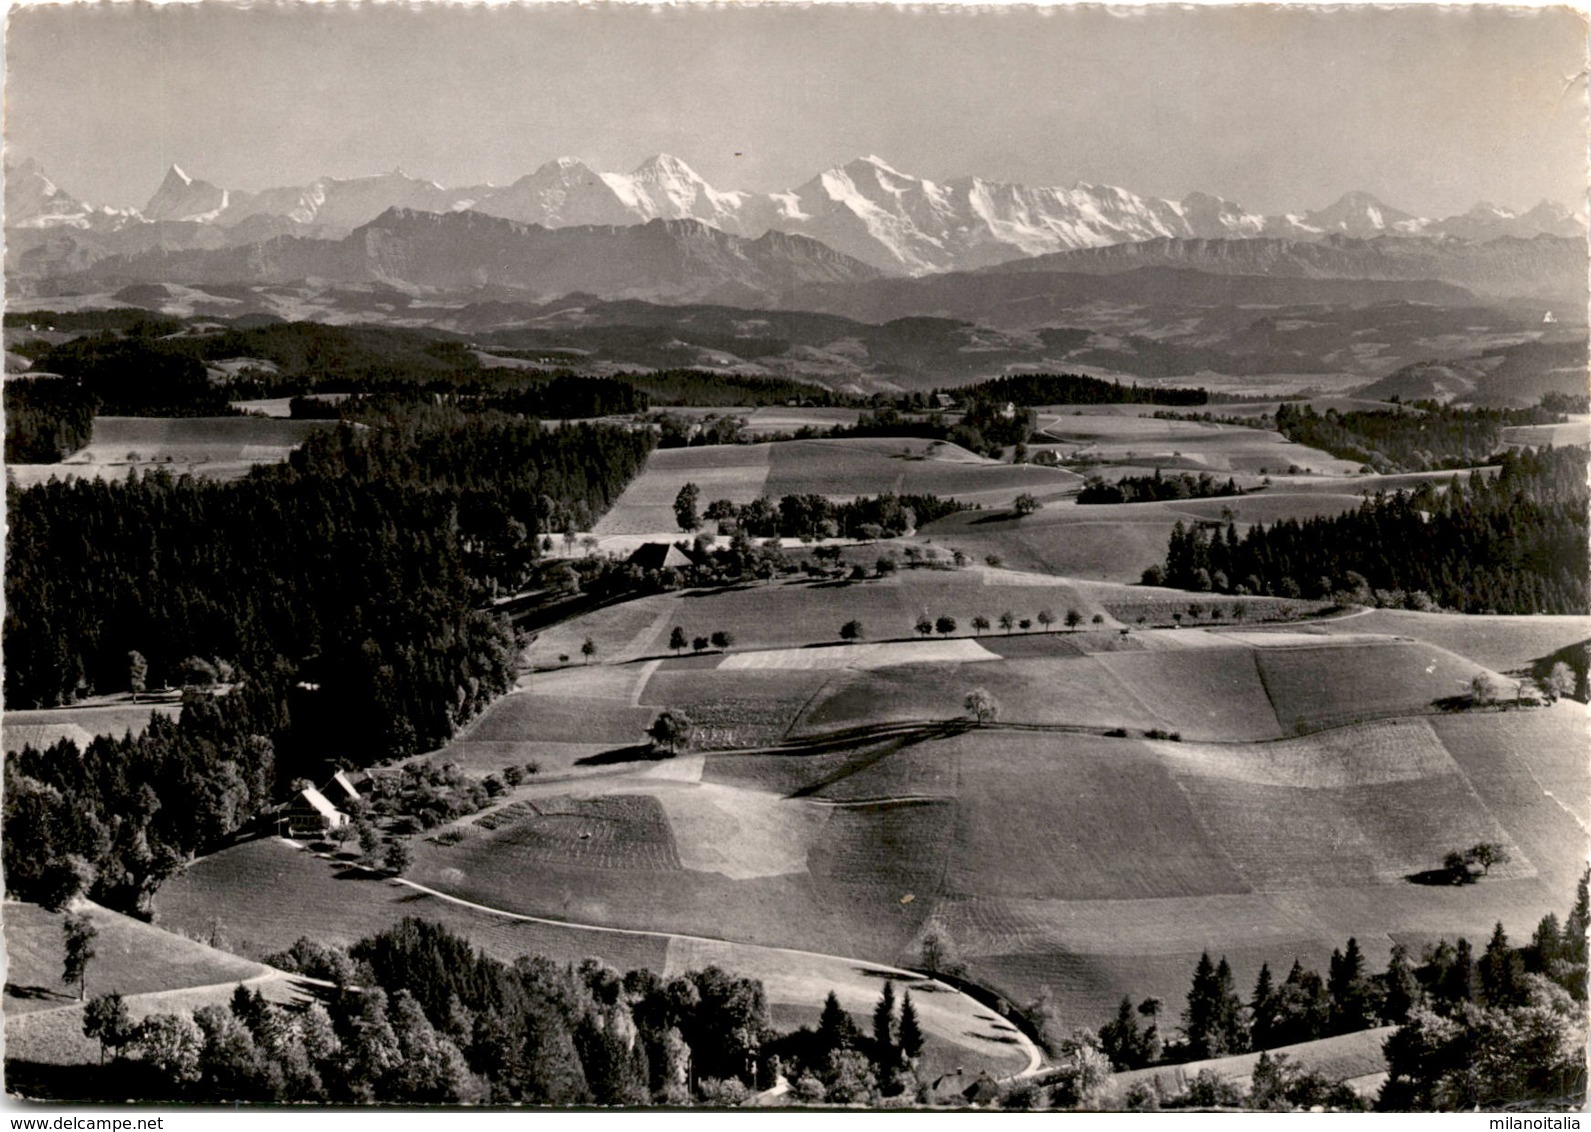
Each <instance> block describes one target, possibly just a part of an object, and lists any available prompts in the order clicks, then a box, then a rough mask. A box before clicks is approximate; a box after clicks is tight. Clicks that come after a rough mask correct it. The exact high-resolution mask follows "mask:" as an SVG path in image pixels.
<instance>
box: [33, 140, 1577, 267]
mask: <svg viewBox="0 0 1591 1132" xmlns="http://www.w3.org/2000/svg"><path fill="white" fill-rule="evenodd" d="M5 180H6V187H5V209H6V218H5V224H6V229H7V233H8V241H7V243H8V251H7V260H8V264H7V267H8V271H9V272H10V274H11V275H12V277H13V279H16V278H18V277H21V278H23V279H27V278H40V277H59V276H66V275H73V274H77V273H83V272H93V273H95V274H103V273H104V272H105V270H106V267H107V266H109V265H102V261H106V260H114V261H115V270H114V271H112V272H111V274H113V275H115V276H116V277H118V278H139V277H143V276H144V275H146V274H147V271H148V270H149V269H150V268H151V263H150V257H153V258H154V260H155V261H158V262H159V263H161V264H163V265H165V266H166V267H168V268H170V267H176V266H178V264H179V263H180V265H181V266H182V268H183V273H184V274H188V275H193V276H195V277H214V276H215V275H216V273H217V272H219V273H220V274H221V275H227V274H228V273H231V278H233V279H236V280H241V279H243V278H245V277H247V276H260V277H262V278H275V277H276V276H277V275H279V274H280V273H282V272H286V273H289V274H291V273H293V272H300V274H301V275H303V274H308V275H317V274H331V275H332V276H333V277H336V275H337V273H338V272H339V271H341V270H345V269H346V268H347V262H348V260H349V257H350V256H351V255H354V254H355V253H356V252H357V253H358V254H359V255H361V256H366V257H368V255H369V254H370V253H371V252H372V247H373V245H374V244H382V243H385V245H386V249H385V250H386V252H387V253H390V254H387V255H386V256H385V260H386V262H385V266H384V267H383V268H381V269H380V270H385V269H387V268H397V269H399V270H398V275H399V276H401V277H402V278H403V279H404V280H405V281H407V282H410V283H413V284H415V285H419V286H457V285H462V284H468V283H470V282H472V281H473V282H474V283H475V284H476V285H480V284H484V283H488V282H492V283H503V284H507V285H517V284H519V283H521V282H523V279H522V278H521V277H523V276H525V275H526V272H527V271H529V270H530V269H528V268H526V269H524V270H516V269H514V268H513V267H512V266H505V264H504V263H503V256H502V255H497V256H495V257H494V256H493V255H492V253H491V252H490V250H489V249H490V247H491V246H492V245H493V244H494V242H495V243H497V244H499V245H501V246H503V247H504V248H518V250H519V251H520V252H521V253H527V249H529V248H530V247H531V246H532V245H534V247H535V249H536V251H535V255H539V256H541V257H543V258H547V257H551V258H552V259H557V260H562V259H563V258H564V257H566V256H568V255H571V254H575V253H576V250H577V246H578V245H580V244H581V242H582V241H580V240H579V239H576V238H575V237H574V235H573V234H568V235H566V236H564V237H563V238H557V237H554V236H553V235H552V233H553V232H556V231H557V230H562V229H590V230H591V232H592V233H594V236H593V239H594V240H595V242H596V243H597V244H599V245H602V248H601V249H599V251H598V253H597V254H598V258H603V259H606V261H607V262H609V263H610V264H612V265H621V264H622V263H623V262H624V261H626V260H627V259H628V258H629V257H630V256H631V255H633V254H636V250H637V249H641V248H643V247H644V245H646V244H647V242H648V241H647V240H645V239H642V238H638V237H637V236H636V235H635V234H634V233H633V232H632V233H630V234H629V235H627V236H626V235H624V234H622V233H620V232H619V231H617V230H621V229H634V228H637V227H639V226H647V225H653V231H654V232H658V233H660V235H659V236H658V237H657V239H663V240H665V241H668V240H672V241H676V242H677V241H678V240H680V239H681V238H685V239H687V240H689V241H693V242H694V243H695V244H698V245H700V246H701V247H702V248H705V249H707V251H706V253H705V254H707V255H708V256H709V258H712V257H714V256H716V257H717V258H718V259H721V260H723V263H724V265H725V266H726V268H727V266H728V265H729V263H730V261H736V262H737V264H738V266H737V267H736V268H735V269H734V270H732V271H731V272H730V274H731V275H734V274H735V273H736V271H738V272H739V274H740V275H741V276H744V279H743V280H741V282H743V283H744V284H745V285H746V286H748V287H750V288H752V289H753V290H756V289H768V288H784V287H789V286H800V285H806V284H813V283H831V282H842V283H845V282H860V281H864V280H867V279H870V278H874V277H877V276H879V275H885V276H922V275H929V274H933V273H940V272H956V271H974V270H979V269H985V268H990V267H994V266H996V265H1000V264H1007V263H1010V262H1011V261H1017V260H1026V259H1030V258H1032V257H1039V256H1056V255H1058V254H1064V253H1077V252H1086V251H1087V250H1089V249H1100V248H1109V247H1114V246H1117V245H1126V244H1141V243H1145V242H1149V241H1201V242H1204V243H1202V244H1200V245H1196V246H1199V247H1203V248H1205V249H1206V251H1204V252H1201V253H1200V256H1201V257H1202V258H1210V253H1209V251H1208V249H1209V248H1210V247H1212V246H1215V247H1219V248H1224V249H1227V250H1226V251H1224V252H1222V253H1221V254H1220V255H1218V256H1216V257H1215V258H1222V257H1225V256H1233V255H1235V256H1236V257H1237V258H1238V259H1242V258H1244V257H1245V256H1247V255H1248V254H1249V253H1248V252H1247V251H1244V250H1242V249H1233V248H1232V247H1231V245H1232V243H1233V242H1234V241H1255V240H1258V241H1261V242H1262V244H1261V245H1256V248H1257V247H1259V246H1267V247H1269V248H1271V249H1273V250H1272V251H1271V252H1270V253H1268V256H1269V258H1271V259H1273V260H1274V258H1275V254H1276V253H1275V250H1274V249H1277V248H1284V247H1287V246H1290V245H1295V244H1318V243H1321V242H1323V241H1324V242H1332V243H1339V244H1340V243H1344V242H1347V243H1348V244H1352V243H1353V242H1356V241H1379V240H1380V239H1381V238H1383V237H1399V238H1422V237H1423V238H1424V240H1423V241H1422V242H1432V243H1437V242H1440V243H1442V244H1444V245H1447V244H1458V243H1462V244H1464V245H1478V244H1486V243H1489V242H1491V241H1495V240H1498V239H1509V240H1515V241H1533V240H1535V239H1536V238H1537V237H1543V236H1545V237H1553V238H1556V239H1555V240H1553V241H1549V242H1554V243H1555V242H1556V240H1557V239H1561V240H1565V241H1572V242H1576V243H1580V242H1583V240H1584V238H1585V232H1586V228H1585V223H1584V221H1583V219H1582V218H1581V217H1580V216H1578V215H1576V214H1574V213H1573V212H1571V211H1570V210H1569V209H1568V208H1566V207H1564V206H1563V205H1561V204H1557V203H1555V202H1550V201H1543V202H1541V203H1540V204H1538V205H1536V206H1535V207H1534V208H1531V209H1530V210H1529V211H1526V212H1513V211H1510V210H1508V209H1506V208H1502V207H1498V206H1496V205H1492V204H1485V203H1482V204H1478V205H1476V206H1475V207H1474V208H1472V209H1470V210H1469V211H1468V212H1465V213H1462V214H1459V215H1455V216H1448V217H1440V218H1427V217H1419V216H1414V215H1411V214H1409V213H1406V212H1402V211H1399V210H1398V209H1396V208H1392V207H1390V206H1388V205H1385V204H1383V203H1381V202H1380V201H1378V200H1376V199H1375V198H1374V197H1372V196H1371V195H1369V194H1368V193H1364V192H1350V193H1348V194H1346V195H1344V196H1343V197H1341V198H1340V199H1339V200H1337V201H1336V202H1334V203H1332V204H1330V205H1328V206H1327V207H1325V208H1321V209H1318V210H1314V211H1301V212H1288V213H1284V214H1281V215H1274V216H1266V215H1260V214H1258V213H1254V212H1251V211H1248V210H1246V209H1245V208H1243V207H1242V206H1241V205H1239V204H1237V203H1234V202H1232V201H1229V200H1224V199H1222V198H1220V197H1217V196H1211V195H1208V194H1205V193H1197V192H1196V193H1192V194H1190V195H1188V196H1186V197H1184V198H1183V199H1182V200H1180V201H1173V200H1164V199H1159V198H1154V197H1145V196H1140V195H1138V194H1136V193H1134V192H1131V191H1129V190H1127V189H1123V188H1118V187H1113V186H1109V185H1090V184H1081V183H1079V184H1077V185H1074V186H1072V187H1071V188H1059V187H1035V186H1028V185H1022V184H1011V183H1000V182H995V181H988V180H984V179H982V178H979V177H974V176H967V177H960V178H956V179H953V180H949V181H943V182H935V181H931V180H927V179H924V178H921V177H916V176H912V175H909V174H906V173H903V172H900V171H899V170H897V169H894V168H892V167H891V166H890V165H888V164H887V163H886V162H884V161H883V160H881V159H880V158H877V157H863V158H858V159H857V160H854V161H851V162H849V163H848V164H845V165H843V166H838V167H835V168H831V169H828V170H826V171H824V172H822V173H819V174H818V175H817V176H815V177H813V178H812V179H810V180H808V181H807V182H805V183H804V184H802V185H800V186H798V187H796V188H793V189H790V190H788V191H785V192H770V193H754V192H743V191H735V190H720V189H716V188H714V187H713V186H712V185H710V184H709V183H708V182H707V181H706V180H705V179H704V178H702V177H701V176H700V175H699V174H697V173H696V172H695V171H694V170H693V169H691V167H690V166H689V165H687V164H686V163H685V162H683V161H681V160H679V159H678V158H675V157H670V156H668V155H665V154H660V155H657V156H655V157H652V158H649V159H648V160H646V161H644V162H642V163H641V165H639V166H638V167H637V168H636V169H635V170H634V171H633V172H631V173H627V174H621V173H603V172H598V171H596V170H593V169H592V168H591V167H590V166H588V165H586V164H585V163H583V162H581V161H579V160H576V159H573V158H567V157H566V158H559V159H557V160H555V161H549V162H547V163H546V164H544V165H542V166H541V167H540V168H539V169H537V170H535V171H534V172H532V173H529V174H527V175H525V176H523V177H521V178H519V179H518V180H516V181H514V182H513V183H512V184H509V185H506V186H496V185H472V186H465V187H460V188H448V187H445V186H443V185H440V184H438V183H436V182H434V181H429V180H424V179H420V178H416V177H412V176H409V175H407V174H405V173H403V172H402V171H401V170H396V171H393V172H390V173H384V174H379V175H375V176H369V177H355V178H347V179H339V178H334V177H322V178H320V179H318V180H315V181H313V182H311V183H310V184H308V185H302V186H288V187H281V188H270V189H265V190H262V191H259V192H246V191H240V190H235V189H226V188H222V187H220V186H217V185H215V184H213V183H211V182H209V181H205V180H202V179H198V178H195V177H192V176H189V175H188V174H187V173H185V172H183V170H182V169H180V168H178V167H177V166H175V165H173V166H172V167H171V168H170V169H169V170H168V171H167V173H166V176H165V179H164V180H163V181H162V183H161V185H160V187H159V188H158V189H157V190H156V192H155V193H154V195H153V196H152V197H151V198H150V199H149V201H148V203H147V204H145V205H144V206H143V208H142V209H118V208H111V207H106V206H100V207H95V206H92V205H90V204H87V203H85V202H83V201H81V200H79V199H77V198H76V197H74V196H72V195H71V194H69V193H68V192H66V191H64V190H63V189H61V188H60V187H59V186H57V185H56V184H55V182H53V181H52V180H51V179H50V177H49V176H48V175H47V174H46V172H45V171H44V170H43V169H42V168H41V167H40V166H39V165H38V163H36V162H34V161H32V160H28V161H24V162H21V163H19V164H16V165H11V164H8V165H7V166H6V170H5ZM423 214H433V215H432V216H430V217H426V216H424V215H423ZM452 214H475V216H474V218H473V219H468V220H465V219H464V218H461V217H452ZM437 217H449V218H450V219H441V220H439V219H438V218H437ZM658 221H661V222H664V223H663V224H661V225H654V224H653V222H658ZM494 222H509V223H502V224H498V223H494ZM691 222H695V223H691ZM438 225H448V226H449V227H448V228H447V235H448V238H449V240H448V242H456V241H453V237H455V236H458V235H459V234H461V233H464V232H466V231H469V232H473V233H474V237H473V239H474V242H475V243H477V244H479V245H480V255H481V256H484V257H485V259H484V261H482V262H475V260H476V259H477V258H478V257H477V256H474V255H468V254H465V255H462V256H461V255H460V254H458V253H457V252H456V251H455V254H453V255H452V256H451V257H448V258H447V261H446V266H435V265H433V266H426V265H424V264H421V263H419V262H417V261H416V260H415V257H414V256H413V255H411V254H409V253H408V252H403V253H394V252H393V251H392V247H391V244H392V240H391V238H390V233H391V232H392V230H393V229H394V228H395V227H396V228H403V229H406V230H407V229H416V228H418V229H420V230H424V231H427V232H429V233H431V235H432V236H433V237H434V235H435V234H436V232H437V230H438V229H437V226H438ZM464 225H472V227H468V228H466V227H465V226H464ZM701 226H706V228H707V229H712V230H715V231H714V232H711V233H709V232H706V231H704V230H702V228H701ZM356 236H357V237H358V238H357V239H354V238H355V237H356ZM284 237H286V238H288V239H287V240H285V241H284V239H283V238H284ZM779 237H790V238H789V239H782V238H779ZM350 240H353V246H351V245H350V244H349V241H350ZM814 241H815V242H816V244H819V245H822V247H816V246H813V242H814ZM433 242H435V241H434V239H433ZM466 242H468V241H466ZM653 242H656V239H654V240H653ZM586 251H587V249H581V254H585V253H586ZM228 253H230V254H228ZM527 254H528V253H527ZM1577 254H1582V255H1583V249H1581V252H1579V253H1577ZM394 255H396V257H397V259H399V260H402V261H403V262H402V263H396V262H394V259H393V257H394ZM376 258H377V259H378V260H381V259H382V255H380V254H378V255H377V256H376ZM532 258H534V256H533V257H532ZM339 264H341V267H339V266H338V265H339ZM380 270H378V272H377V273H378V274H380ZM613 270H615V271H617V270H620V267H619V266H614V267H613ZM1065 270H1088V267H1087V266H1086V263H1085V261H1079V263H1078V264H1077V265H1071V264H1068V265H1067V266H1066V267H1065ZM1229 270H1230V269H1229ZM1265 270H1271V271H1274V270H1275V268H1274V266H1273V267H1271V268H1269V269H1265ZM1265 270H1261V271H1258V272H1257V273H1262V274H1263V273H1265ZM404 272H408V273H409V274H403V273H404ZM1432 277H1440V276H1439V275H1438V276H1432Z"/></svg>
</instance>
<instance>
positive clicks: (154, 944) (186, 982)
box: [4, 902, 269, 1016]
mask: <svg viewBox="0 0 1591 1132" xmlns="http://www.w3.org/2000/svg"><path fill="white" fill-rule="evenodd" d="M4 912H5V934H6V987H5V1010H6V1014H7V1015H8V1016H15V1015H22V1014H29V1013H32V1012H34V1011H37V1010H50V1009H53V1008H56V1007H60V1006H66V1005H71V1004H75V1003H76V1001H77V989H76V988H75V987H66V986H64V985H63V984H62V983H61V961H62V956H63V954H64V948H63V944H62V934H61V925H62V923H63V922H64V921H65V919H66V915H65V913H61V912H48V911H45V910H44V909H43V908H40V907H39V906H38V905H36V904H18V903H12V902H7V903H6V904H5V906H4ZM84 914H85V915H86V916H87V917H88V919H89V921H90V922H91V923H93V925H94V927H95V928H96V929H97V930H98V932H99V936H98V938H96V939H95V941H94V950H95V956H94V959H93V960H92V962H91V963H90V964H89V967H88V993H89V995H90V997H92V996H94V995H96V994H106V993H109V992H111V991H117V992H120V993H121V994H123V995H134V994H148V993H151V992H154V991H169V990H177V989H181V988H184V987H200V986H209V985H211V984H215V983H235V982H237V981H239V980H240V979H251V978H254V977H256V976H259V975H264V974H268V973H269V968H267V967H264V966H262V965H261V964H259V963H254V962H250V961H249V960H247V959H241V958H239V957H237V956H235V955H229V954H227V953H226V952H224V951H218V950H216V949H215V948H213V947H207V946H206V945H204V944H202V943H196V942H194V941H193V940H191V939H187V938H185V937H183V936H180V935H173V934H172V933H171V932H167V931H162V930H161V929H160V928H158V927H153V926H151V925H149V924H145V923H141V922H140V921H138V920H133V919H130V918H128V917H127V916H122V915H119V914H118V913H115V912H111V911H109V910H107V909H105V908H99V907H95V906H90V907H88V908H87V909H86V910H85V912H84ZM192 930H194V931H195V932H207V930H208V924H195V925H192Z"/></svg>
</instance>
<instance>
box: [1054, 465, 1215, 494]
mask: <svg viewBox="0 0 1591 1132" xmlns="http://www.w3.org/2000/svg"><path fill="white" fill-rule="evenodd" d="M1242 494H1244V491H1243V489H1242V488H1240V487H1238V486H1237V481H1236V480H1234V479H1233V478H1232V477H1231V476H1228V477H1227V479H1226V482H1225V483H1222V482H1221V481H1220V480H1217V479H1216V478H1215V477H1214V476H1212V475H1211V474H1210V473H1209V472H1200V473H1199V474H1198V475H1197V476H1190V475H1188V474H1187V473H1186V472H1181V473H1178V472H1173V473H1172V474H1171V475H1169V476H1167V475H1162V474H1161V472H1160V469H1159V468H1156V469H1155V473H1154V475H1152V476H1122V477H1121V478H1120V479H1118V480H1115V481H1114V482H1111V481H1107V480H1106V479H1104V477H1102V476H1089V477H1088V478H1087V479H1086V480H1084V481H1083V486H1082V488H1081V490H1079V491H1078V493H1077V501H1078V502H1079V503H1149V502H1154V501H1157V500H1162V499H1212V498H1216V497H1220V496H1227V495H1242Z"/></svg>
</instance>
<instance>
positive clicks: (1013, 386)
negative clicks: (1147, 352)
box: [944, 373, 1210, 405]
mask: <svg viewBox="0 0 1591 1132" xmlns="http://www.w3.org/2000/svg"><path fill="white" fill-rule="evenodd" d="M944 392H946V393H949V394H950V395H951V396H953V397H958V398H972V399H977V400H983V401H1009V402H1010V403H1011V404H1013V405H1114V404H1125V405H1203V404H1206V403H1208V402H1209V400H1210V395H1209V393H1208V392H1206V391H1205V390H1203V389H1186V388H1161V387H1159V386H1152V385H1137V384H1133V385H1123V384H1122V383H1121V382H1119V381H1103V380H1101V379H1100V378H1097V377H1084V376H1082V375H1080V374H1075V373H1019V374H1010V375H1008V376H1005V377H995V378H990V379H989V380H988V381H980V382H978V383H977V384H975V385H966V386H962V387H961V388H959V389H948V390H944Z"/></svg>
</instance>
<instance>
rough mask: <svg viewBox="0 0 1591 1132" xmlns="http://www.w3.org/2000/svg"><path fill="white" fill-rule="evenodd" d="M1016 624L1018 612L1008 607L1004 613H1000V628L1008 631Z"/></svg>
mask: <svg viewBox="0 0 1591 1132" xmlns="http://www.w3.org/2000/svg"><path fill="white" fill-rule="evenodd" d="M1015 624H1016V614H1015V613H1012V612H1011V611H1010V610H1009V609H1008V610H1006V611H1005V612H1004V613H1002V614H1000V628H1002V629H1004V630H1005V631H1006V632H1007V633H1009V632H1011V626H1013V625H1015Z"/></svg>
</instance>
